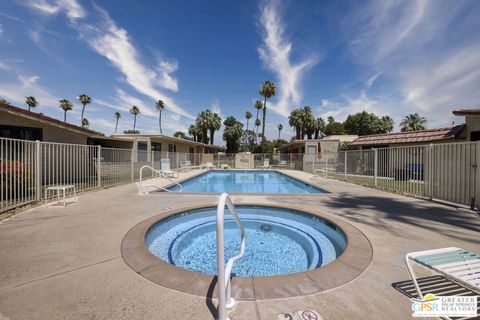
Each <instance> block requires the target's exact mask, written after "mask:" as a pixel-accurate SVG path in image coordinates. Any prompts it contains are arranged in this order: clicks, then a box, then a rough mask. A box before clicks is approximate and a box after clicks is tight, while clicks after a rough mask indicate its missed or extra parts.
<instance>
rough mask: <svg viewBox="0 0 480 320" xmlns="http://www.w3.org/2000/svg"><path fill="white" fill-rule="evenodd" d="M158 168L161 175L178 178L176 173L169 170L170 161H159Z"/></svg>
mask: <svg viewBox="0 0 480 320" xmlns="http://www.w3.org/2000/svg"><path fill="white" fill-rule="evenodd" d="M160 168H161V169H160V173H161V174H164V175H165V176H167V177H171V178H178V172H176V171H173V170H171V169H170V159H161V160H160Z"/></svg>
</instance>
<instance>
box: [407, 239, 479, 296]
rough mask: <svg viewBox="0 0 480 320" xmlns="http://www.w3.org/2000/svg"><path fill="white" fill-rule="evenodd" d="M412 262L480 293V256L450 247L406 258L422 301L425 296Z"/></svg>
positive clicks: (409, 254)
mask: <svg viewBox="0 0 480 320" xmlns="http://www.w3.org/2000/svg"><path fill="white" fill-rule="evenodd" d="M410 260H413V261H415V262H417V263H419V264H421V265H423V266H425V267H427V268H429V269H432V270H435V271H437V272H439V273H441V274H442V275H444V276H445V277H447V278H449V279H451V280H453V281H455V282H457V283H459V284H461V285H463V286H465V287H469V288H470V289H473V290H475V291H480V254H478V253H475V252H471V251H467V250H464V249H461V248H456V247H448V248H442V249H435V250H426V251H418V252H411V253H408V254H407V255H406V256H405V264H406V265H407V269H408V273H409V274H410V277H411V278H412V281H413V284H414V285H415V289H416V290H417V293H418V296H419V298H420V299H423V294H422V292H421V291H420V287H419V286H418V283H417V279H416V277H415V273H414V272H413V269H412V266H411V265H410Z"/></svg>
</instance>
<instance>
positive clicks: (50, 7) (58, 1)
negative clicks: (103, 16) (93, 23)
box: [25, 0, 87, 19]
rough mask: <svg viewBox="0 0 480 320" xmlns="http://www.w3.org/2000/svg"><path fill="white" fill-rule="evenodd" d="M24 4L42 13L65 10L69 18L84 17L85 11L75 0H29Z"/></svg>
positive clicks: (49, 13)
mask: <svg viewBox="0 0 480 320" xmlns="http://www.w3.org/2000/svg"><path fill="white" fill-rule="evenodd" d="M25 4H26V5H27V6H29V7H30V8H32V9H34V10H36V11H39V12H41V13H43V14H47V15H52V14H58V13H60V12H65V13H66V15H67V16H68V17H69V18H70V19H79V18H84V17H85V16H86V15H87V13H86V11H85V10H84V9H83V7H82V6H81V5H80V4H79V3H78V2H77V1H76V0H52V1H48V0H29V1H25Z"/></svg>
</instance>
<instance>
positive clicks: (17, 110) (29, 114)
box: [0, 102, 101, 136]
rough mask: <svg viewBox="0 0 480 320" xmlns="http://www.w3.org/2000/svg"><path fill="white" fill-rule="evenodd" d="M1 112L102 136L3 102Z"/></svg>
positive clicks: (0, 105) (0, 103) (0, 106)
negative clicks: (4, 111)
mask: <svg viewBox="0 0 480 320" xmlns="http://www.w3.org/2000/svg"><path fill="white" fill-rule="evenodd" d="M1 110H7V111H10V112H12V113H15V114H18V115H20V116H24V117H28V118H35V119H38V120H40V121H44V122H50V123H51V124H53V125H56V126H59V127H64V128H67V129H70V130H75V131H80V132H81V133H84V134H85V135H88V136H96V135H100V134H101V133H99V132H96V131H93V130H90V129H87V128H82V127H80V126H76V125H74V124H71V123H68V122H63V121H61V120H58V119H55V118H52V117H48V116H45V115H42V114H40V113H36V112H32V111H28V110H26V109H22V108H18V107H15V106H12V105H10V104H6V103H3V102H0V111H1Z"/></svg>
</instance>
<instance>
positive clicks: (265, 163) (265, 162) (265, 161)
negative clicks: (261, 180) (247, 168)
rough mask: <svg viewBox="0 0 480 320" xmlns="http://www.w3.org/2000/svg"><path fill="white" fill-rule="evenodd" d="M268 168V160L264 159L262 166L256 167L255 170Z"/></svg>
mask: <svg viewBox="0 0 480 320" xmlns="http://www.w3.org/2000/svg"><path fill="white" fill-rule="evenodd" d="M269 168H270V159H268V158H266V159H265V160H263V165H262V166H257V169H269Z"/></svg>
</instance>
